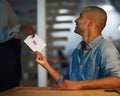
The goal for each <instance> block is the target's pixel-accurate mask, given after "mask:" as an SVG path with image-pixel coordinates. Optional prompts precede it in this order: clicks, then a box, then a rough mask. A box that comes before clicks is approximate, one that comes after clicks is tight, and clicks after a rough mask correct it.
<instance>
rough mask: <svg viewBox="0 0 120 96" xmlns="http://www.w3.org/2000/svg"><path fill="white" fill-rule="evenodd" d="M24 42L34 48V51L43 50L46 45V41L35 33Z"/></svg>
mask: <svg viewBox="0 0 120 96" xmlns="http://www.w3.org/2000/svg"><path fill="white" fill-rule="evenodd" d="M24 42H25V43H26V44H27V45H28V46H29V47H30V48H31V49H32V51H34V52H35V51H39V52H40V51H41V50H42V49H43V48H44V47H45V46H46V43H45V42H44V41H43V40H42V39H41V38H40V37H39V36H38V35H36V34H35V36H34V37H32V35H30V36H28V37H27V38H26V39H25V40H24Z"/></svg>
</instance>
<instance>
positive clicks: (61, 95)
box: [0, 87, 120, 96]
mask: <svg viewBox="0 0 120 96" xmlns="http://www.w3.org/2000/svg"><path fill="white" fill-rule="evenodd" d="M0 96H120V94H118V93H116V92H114V91H109V92H106V91H104V90H74V91H54V90H50V89H48V88H44V87H42V88H41V87H16V88H13V89H10V90H8V91H4V92H1V93H0Z"/></svg>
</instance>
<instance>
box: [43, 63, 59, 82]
mask: <svg viewBox="0 0 120 96" xmlns="http://www.w3.org/2000/svg"><path fill="white" fill-rule="evenodd" d="M44 67H45V69H46V70H47V71H48V72H49V73H50V74H51V76H52V77H53V78H54V79H55V80H56V81H58V80H59V78H60V73H59V72H58V71H56V70H55V69H54V68H53V67H52V66H51V65H50V64H46V66H44Z"/></svg>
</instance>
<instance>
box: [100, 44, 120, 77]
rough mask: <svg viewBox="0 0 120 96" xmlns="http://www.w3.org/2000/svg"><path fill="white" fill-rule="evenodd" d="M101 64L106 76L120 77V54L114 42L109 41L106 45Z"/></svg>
mask: <svg viewBox="0 0 120 96" xmlns="http://www.w3.org/2000/svg"><path fill="white" fill-rule="evenodd" d="M101 65H102V69H103V70H104V72H105V76H117V77H120V54H119V52H118V50H117V49H116V48H115V46H114V45H113V44H111V43H108V44H106V45H105V46H104V48H103V51H102V63H101Z"/></svg>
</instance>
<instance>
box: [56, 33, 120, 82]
mask: <svg viewBox="0 0 120 96" xmlns="http://www.w3.org/2000/svg"><path fill="white" fill-rule="evenodd" d="M82 44H83V41H82V42H80V44H79V45H78V46H77V48H75V50H74V51H73V53H72V56H71V60H70V64H69V65H68V67H67V70H66V74H64V75H61V77H60V80H59V81H58V82H61V81H63V80H65V79H68V80H74V81H80V80H94V79H98V78H102V77H107V76H118V77H120V55H119V52H118V51H117V49H116V48H115V46H114V45H113V44H112V42H111V41H108V40H106V39H104V38H103V37H102V35H100V36H98V37H97V38H95V39H94V40H93V41H91V42H90V43H89V44H88V45H87V50H83V49H82Z"/></svg>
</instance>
